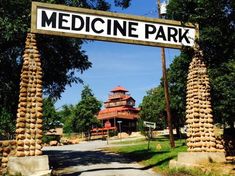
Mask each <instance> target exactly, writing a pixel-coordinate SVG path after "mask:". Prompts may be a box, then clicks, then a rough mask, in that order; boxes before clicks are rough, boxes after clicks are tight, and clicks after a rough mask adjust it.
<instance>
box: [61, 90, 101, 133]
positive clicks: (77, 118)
mask: <svg viewBox="0 0 235 176" xmlns="http://www.w3.org/2000/svg"><path fill="white" fill-rule="evenodd" d="M100 108H101V102H100V101H98V100H97V99H96V98H95V96H94V94H93V93H92V90H91V89H90V88H89V86H84V89H83V90H82V93H81V101H80V102H78V104H76V105H69V106H68V105H65V106H63V107H62V110H61V111H60V112H59V116H60V117H61V122H62V123H63V124H64V132H65V133H74V132H77V133H80V132H86V133H87V134H89V132H90V129H91V128H92V126H94V127H97V126H100V122H99V121H98V120H97V118H96V116H95V115H96V114H97V113H98V112H99V111H100Z"/></svg>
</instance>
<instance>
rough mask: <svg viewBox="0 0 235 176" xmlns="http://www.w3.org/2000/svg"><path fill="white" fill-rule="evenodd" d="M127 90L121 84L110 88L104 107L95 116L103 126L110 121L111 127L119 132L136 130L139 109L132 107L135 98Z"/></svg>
mask: <svg viewBox="0 0 235 176" xmlns="http://www.w3.org/2000/svg"><path fill="white" fill-rule="evenodd" d="M127 92H128V90H126V89H125V88H124V87H121V86H117V87H116V88H114V89H113V90H111V94H110V95H109V97H108V101H106V102H104V106H105V109H103V110H101V111H100V112H99V114H98V116H97V118H98V119H99V120H101V121H102V124H103V127H105V124H107V123H108V122H110V123H111V127H116V129H118V131H119V132H120V130H121V131H123V132H128V133H129V132H132V131H136V124H137V118H138V117H139V115H138V112H139V109H138V108H135V107H134V106H135V100H134V98H132V97H131V96H130V94H127ZM120 128H121V129H120Z"/></svg>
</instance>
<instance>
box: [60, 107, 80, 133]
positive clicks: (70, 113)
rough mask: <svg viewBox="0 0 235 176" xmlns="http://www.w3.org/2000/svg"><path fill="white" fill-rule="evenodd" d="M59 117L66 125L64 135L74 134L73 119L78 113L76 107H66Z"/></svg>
mask: <svg viewBox="0 0 235 176" xmlns="http://www.w3.org/2000/svg"><path fill="white" fill-rule="evenodd" d="M58 115H59V116H60V118H61V122H62V123H63V124H64V127H63V130H64V133H72V132H74V131H73V128H72V123H73V119H74V118H75V117H76V111H75V106H74V105H64V106H63V107H62V110H61V111H59V112H58Z"/></svg>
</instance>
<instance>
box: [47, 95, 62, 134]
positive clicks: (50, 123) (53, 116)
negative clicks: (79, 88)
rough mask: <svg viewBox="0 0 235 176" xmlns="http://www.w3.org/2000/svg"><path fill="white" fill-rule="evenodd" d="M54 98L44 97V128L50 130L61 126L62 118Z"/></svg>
mask: <svg viewBox="0 0 235 176" xmlns="http://www.w3.org/2000/svg"><path fill="white" fill-rule="evenodd" d="M54 104H55V101H54V100H53V99H52V98H44V99H43V129H44V130H49V129H52V128H55V127H59V126H61V123H60V118H59V116H58V114H57V112H56V109H55V105H54Z"/></svg>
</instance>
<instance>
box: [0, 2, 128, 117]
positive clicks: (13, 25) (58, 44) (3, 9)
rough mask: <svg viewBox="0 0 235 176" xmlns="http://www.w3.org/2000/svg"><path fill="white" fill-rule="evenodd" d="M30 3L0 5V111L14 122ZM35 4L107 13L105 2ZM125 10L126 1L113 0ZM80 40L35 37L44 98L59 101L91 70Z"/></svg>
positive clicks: (107, 7)
mask: <svg viewBox="0 0 235 176" xmlns="http://www.w3.org/2000/svg"><path fill="white" fill-rule="evenodd" d="M31 2H32V1H29V0H20V1H15V0H1V1H0V70H1V73H0V107H1V108H4V109H6V111H7V112H9V113H11V115H12V116H13V117H14V118H16V111H17V103H18V96H19V81H20V71H21V67H22V63H23V61H22V55H23V51H24V47H25V38H26V34H27V32H28V31H29V29H30V18H31ZM38 2H45V3H54V4H66V5H69V6H75V7H84V8H91V9H99V10H109V9H110V7H111V5H110V3H109V2H108V1H106V0H92V1H90V0H71V1H68V0H38ZM115 2H116V5H118V6H121V7H123V8H126V7H128V6H129V3H128V2H129V0H116V1H115ZM82 44H83V40H81V39H73V38H67V37H57V36H49V35H37V46H38V49H39V52H40V54H41V62H42V69H43V90H44V94H45V95H48V96H50V97H53V98H59V97H60V95H61V93H62V92H63V91H64V90H65V87H66V85H71V84H72V83H79V82H82V80H81V79H80V77H79V74H75V73H83V72H84V71H85V70H87V69H88V68H90V67H91V66H92V64H91V62H90V61H89V60H88V57H87V55H86V53H85V51H83V50H82V49H81V46H82Z"/></svg>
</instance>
